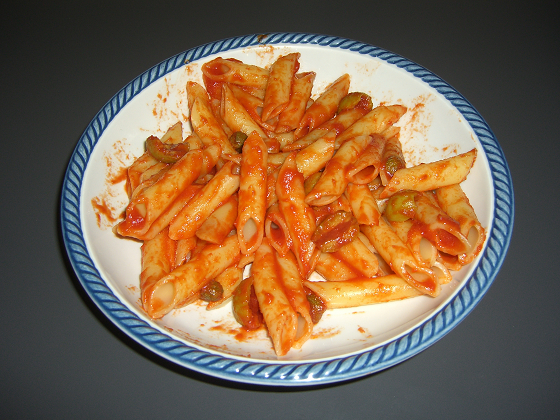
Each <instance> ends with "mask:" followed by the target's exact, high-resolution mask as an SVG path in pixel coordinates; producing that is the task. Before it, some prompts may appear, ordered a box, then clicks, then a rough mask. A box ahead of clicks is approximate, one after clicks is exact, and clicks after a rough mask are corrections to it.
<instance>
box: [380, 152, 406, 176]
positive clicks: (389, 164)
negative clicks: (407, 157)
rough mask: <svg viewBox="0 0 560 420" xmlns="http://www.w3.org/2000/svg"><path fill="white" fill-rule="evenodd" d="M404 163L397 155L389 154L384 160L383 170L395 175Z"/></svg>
mask: <svg viewBox="0 0 560 420" xmlns="http://www.w3.org/2000/svg"><path fill="white" fill-rule="evenodd" d="M405 166H406V165H405V164H404V162H403V160H402V159H401V158H400V157H398V156H395V155H393V156H389V158H387V161H386V162H385V171H386V172H387V173H389V175H391V177H392V176H393V175H395V172H397V171H398V170H399V169H403V168H404V167H405Z"/></svg>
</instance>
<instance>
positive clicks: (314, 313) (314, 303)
mask: <svg viewBox="0 0 560 420" xmlns="http://www.w3.org/2000/svg"><path fill="white" fill-rule="evenodd" d="M305 295H306V297H307V301H308V302H309V315H310V316H311V321H312V322H313V323H314V324H317V323H318V322H319V321H320V320H321V317H322V316H323V313H324V312H325V311H326V310H327V307H326V306H325V304H324V303H323V300H322V299H321V298H320V297H319V296H317V295H316V294H315V293H313V292H312V291H311V290H310V289H308V288H307V287H306V288H305Z"/></svg>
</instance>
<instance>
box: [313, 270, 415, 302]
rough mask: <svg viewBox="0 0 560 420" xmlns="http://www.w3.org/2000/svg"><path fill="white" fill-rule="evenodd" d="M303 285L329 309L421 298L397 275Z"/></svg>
mask: <svg viewBox="0 0 560 420" xmlns="http://www.w3.org/2000/svg"><path fill="white" fill-rule="evenodd" d="M303 284H304V286H305V287H307V288H309V289H310V290H311V291H312V292H313V293H314V294H315V295H317V296H318V297H319V298H320V299H321V300H322V301H323V303H324V304H325V306H326V307H327V309H339V308H355V307H358V306H365V305H373V304H377V303H385V302H392V301H397V300H403V299H408V298H412V297H417V296H421V295H422V292H420V291H418V290H416V289H415V288H414V287H412V286H411V285H409V284H408V283H407V282H406V281H404V280H403V279H402V278H401V277H399V276H397V275H396V274H391V275H387V276H382V277H375V278H363V277H362V278H356V279H352V280H347V281H326V282H312V281H304V282H303Z"/></svg>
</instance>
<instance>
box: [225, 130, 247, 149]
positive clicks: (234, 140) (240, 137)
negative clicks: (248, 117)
mask: <svg viewBox="0 0 560 420" xmlns="http://www.w3.org/2000/svg"><path fill="white" fill-rule="evenodd" d="M245 140H247V134H245V133H243V132H241V131H236V132H235V133H233V134H232V135H231V136H230V138H229V142H230V143H231V145H232V146H233V148H234V149H235V150H236V151H237V152H238V153H241V151H242V150H243V143H245Z"/></svg>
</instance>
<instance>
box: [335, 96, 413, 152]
mask: <svg viewBox="0 0 560 420" xmlns="http://www.w3.org/2000/svg"><path fill="white" fill-rule="evenodd" d="M405 112H406V107H404V106H402V105H388V106H385V105H380V106H378V107H376V108H374V109H372V110H371V111H370V112H368V113H367V114H366V115H364V116H363V117H362V118H360V119H359V120H357V121H356V122H355V123H354V124H352V125H351V126H350V127H348V128H347V129H346V130H344V131H343V132H342V134H340V135H339V136H337V138H336V145H335V146H336V148H337V149H338V148H339V147H340V146H341V145H342V144H343V143H344V142H345V141H347V140H349V139H352V138H354V137H356V136H364V135H367V136H370V135H372V134H376V133H377V134H378V133H381V132H383V131H384V130H386V129H387V128H388V127H390V126H391V125H393V124H395V123H396V122H397V121H398V120H399V119H400V118H401V117H402V116H403V115H404V113H405Z"/></svg>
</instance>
